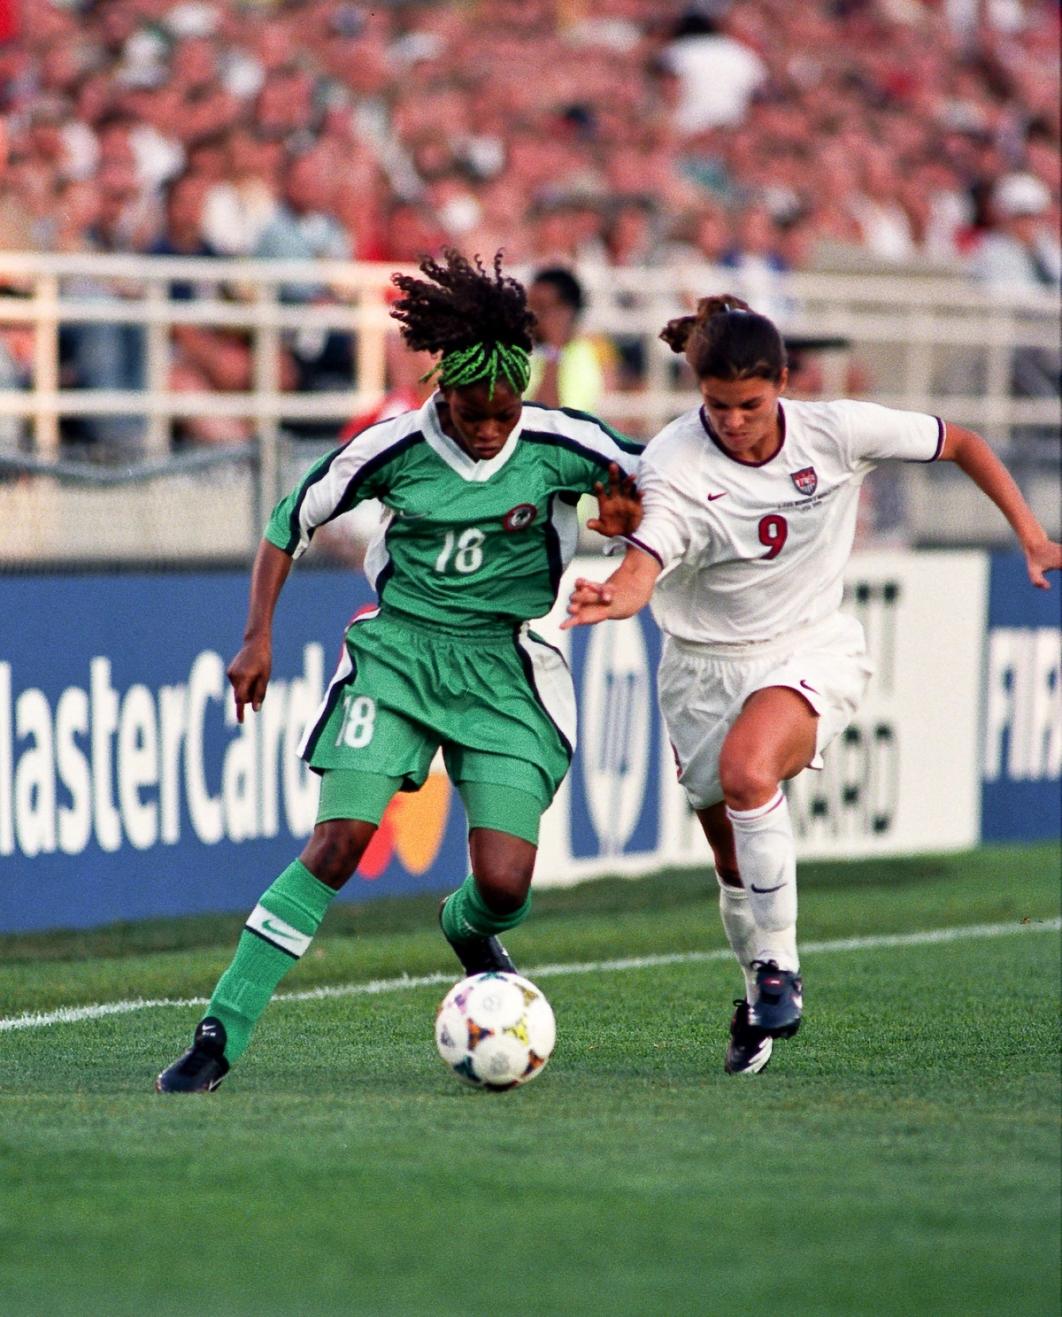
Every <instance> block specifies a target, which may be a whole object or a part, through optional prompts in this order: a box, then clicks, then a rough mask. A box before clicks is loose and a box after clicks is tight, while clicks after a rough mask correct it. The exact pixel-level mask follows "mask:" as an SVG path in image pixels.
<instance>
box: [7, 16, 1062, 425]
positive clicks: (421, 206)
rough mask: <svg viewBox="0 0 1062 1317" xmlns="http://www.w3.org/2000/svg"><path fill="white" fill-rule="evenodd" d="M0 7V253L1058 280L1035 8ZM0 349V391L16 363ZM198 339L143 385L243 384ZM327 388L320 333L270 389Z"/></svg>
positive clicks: (1045, 68) (117, 356)
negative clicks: (912, 268) (169, 379)
mask: <svg viewBox="0 0 1062 1317" xmlns="http://www.w3.org/2000/svg"><path fill="white" fill-rule="evenodd" d="M12 6H13V7H12ZM0 10H2V11H3V13H0V18H3V16H4V14H6V15H7V20H6V27H7V29H8V30H7V40H5V41H0V97H2V100H0V114H2V121H0V122H2V125H3V130H4V131H3V133H2V142H0V148H2V149H0V167H2V174H0V249H3V248H6V249H9V250H11V249H14V250H37V251H48V252H80V251H103V252H115V251H121V252H127V251H135V252H155V253H169V254H197V255H211V254H216V255H226V256H271V257H341V258H342V257H348V256H349V257H356V258H359V259H365V260H379V261H385V262H393V263H397V262H409V261H414V260H416V259H417V258H418V257H419V256H420V255H422V254H424V253H426V252H432V253H435V252H438V251H440V250H441V249H442V248H443V247H444V246H445V245H447V244H455V245H457V246H459V247H460V248H461V249H462V250H464V251H468V252H483V253H488V254H489V253H492V252H493V251H494V250H495V249H497V248H499V247H503V248H504V249H505V252H506V259H507V262H508V263H509V264H526V265H529V266H532V265H537V266H567V267H572V268H577V267H579V266H580V265H583V264H584V263H605V264H607V265H613V266H620V265H644V264H653V265H660V264H662V263H664V264H666V263H671V262H674V263H679V262H683V263H688V262H689V261H690V260H698V261H704V262H710V263H713V264H718V265H722V266H726V267H731V268H733V269H734V270H735V271H736V272H742V273H743V274H744V275H745V276H747V278H749V279H755V278H756V276H757V275H760V274H763V275H764V276H766V277H771V276H774V275H776V274H777V273H778V272H784V271H787V270H793V269H796V270H804V269H814V268H820V267H821V265H822V264H823V261H824V259H825V257H824V253H828V252H829V251H834V252H836V251H837V250H838V249H851V250H854V251H862V252H864V253H866V254H867V255H869V256H870V257H872V258H874V259H875V260H877V261H880V262H883V263H886V264H888V263H895V264H897V266H905V265H910V264H911V263H917V262H923V263H932V264H934V265H944V266H951V267H955V268H964V269H966V270H968V271H969V273H970V274H971V276H973V277H976V278H979V279H982V280H986V281H989V282H999V283H1006V284H1015V283H1017V284H1025V285H1027V286H1052V285H1055V286H1057V283H1058V280H1059V268H1060V260H1059V242H1058V229H1059V193H1060V165H1059V139H1060V114H1059V96H1058V76H1057V65H1056V60H1057V53H1058V44H1059V29H1058V23H1059V20H1058V8H1057V5H1055V4H1053V3H1051V2H1050V0H808V3H806V4H801V5H793V4H792V3H790V0H741V3H729V2H728V0H702V2H701V3H698V4H693V5H690V4H687V3H682V2H680V0H593V2H592V3H591V2H590V0H478V2H477V0H466V2H465V3H455V2H454V0H449V2H448V3H424V2H421V3H416V2H414V3H403V2H402V0H389V2H388V0H378V2H377V3H375V4H372V5H370V4H367V3H354V2H352V0H177V2H175V0H33V3H26V4H21V5H20V4H19V0H0ZM4 27H5V24H4V23H2V22H0V35H2V34H3V31H4ZM745 287H746V288H748V287H749V284H748V282H746V284H745ZM192 292H193V290H191V289H186V290H185V293H186V295H189V296H190V295H191V294H192ZM289 295H290V296H291V297H293V298H297V297H304V298H313V297H314V296H318V295H321V294H320V290H314V289H312V288H311V289H304V290H301V291H300V290H289ZM108 331H109V332H110V337H109V338H108V337H107V335H108ZM3 333H4V334H5V339H4V347H5V351H4V353H3V354H2V355H3V357H4V358H6V360H0V374H2V373H4V372H5V371H6V373H7V375H9V376H10V375H11V373H12V371H14V372H15V373H16V374H17V369H18V361H19V353H20V352H21V353H23V355H24V354H25V351H26V345H25V343H24V341H20V340H19V338H18V334H17V331H14V330H10V329H5V330H4V331H3ZM124 338H125V340H126V341H123V334H122V327H120V326H119V327H117V328H113V327H108V326H91V327H83V328H81V329H79V330H76V331H72V332H71V333H70V334H69V335H68V336H67V337H66V339H65V340H64V371H65V372H66V374H67V377H68V378H69V379H71V380H72V381H74V382H80V383H82V384H85V385H96V386H106V385H124V386H125V387H137V383H138V372H139V371H140V370H141V369H142V364H141V361H140V355H141V354H139V353H138V350H137V342H136V331H132V332H131V333H126V334H125V335H124ZM104 340H106V341H104ZM221 346H223V344H222V345H221ZM229 346H230V348H231V350H230V351H228V352H225V351H221V350H219V341H218V339H217V338H216V336H214V335H212V334H208V333H207V332H206V331H195V330H192V329H188V330H187V331H186V332H184V334H183V341H182V338H179V339H178V341H177V342H176V344H175V355H174V387H176V388H183V387H187V388H199V387H208V388H209V387H216V388H223V387H224V388H239V387H243V386H244V384H245V382H246V379H247V378H249V372H250V370H251V364H250V359H249V354H248V353H247V352H241V351H240V350H239V342H238V340H237V339H235V338H232V339H231V341H230V344H229ZM349 367H350V361H349V343H345V342H344V341H342V338H341V336H338V335H333V336H331V341H330V342H328V343H326V344H325V345H324V346H323V347H322V346H321V345H320V344H318V345H317V346H316V347H314V348H313V350H312V351H310V350H308V353H306V354H303V355H302V356H300V353H299V351H298V350H297V349H296V350H294V351H293V352H292V354H291V356H290V359H289V361H288V368H287V369H288V376H289V382H293V383H301V384H302V385H303V386H304V387H327V386H329V384H330V383H331V382H332V381H334V380H335V379H338V378H343V377H345V378H347V379H349ZM222 430H224V426H222ZM200 437H204V438H210V437H214V438H216V437H225V435H224V434H223V433H222V434H214V435H206V434H204V435H202V436H200Z"/></svg>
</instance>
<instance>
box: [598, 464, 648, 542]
mask: <svg viewBox="0 0 1062 1317" xmlns="http://www.w3.org/2000/svg"><path fill="white" fill-rule="evenodd" d="M594 493H595V494H596V495H597V516H596V517H591V518H590V520H589V521H588V522H587V523H586V524H587V526H588V527H589V529H590V530H596V531H597V533H598V534H599V535H604V536H607V537H611V536H613V535H629V534H630V533H631V532H632V531H635V530H637V529H638V527H639V526H640V525H641V521H642V496H641V494H640V493H639V492H638V486H637V485H636V484H635V483H634V477H633V476H625V475H624V474H623V473H622V471H620V469H619V467H618V466H617V465H616V463H615V462H613V463H612V464H611V465H610V466H609V469H608V485H607V487H606V486H605V485H603V484H602V483H601V481H600V480H599V481H598V482H597V484H596V485H595V486H594Z"/></svg>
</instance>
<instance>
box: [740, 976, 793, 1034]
mask: <svg viewBox="0 0 1062 1317" xmlns="http://www.w3.org/2000/svg"><path fill="white" fill-rule="evenodd" d="M752 964H753V968H754V969H755V970H756V1001H755V1002H754V1003H753V1004H752V1005H751V1006H750V1007H749V1024H751V1025H753V1027H754V1028H757V1029H762V1030H763V1032H764V1033H766V1034H770V1036H771V1037H772V1038H792V1036H793V1035H794V1034H795V1033H796V1031H797V1030H798V1029H799V1028H800V1014H801V1012H802V1011H803V1009H804V980H803V979H802V978H801V977H800V975H799V974H797V973H796V971H795V970H790V969H779V968H778V966H777V965H776V964H775V963H774V961H773V960H767V961H763V960H754V961H753V962H752Z"/></svg>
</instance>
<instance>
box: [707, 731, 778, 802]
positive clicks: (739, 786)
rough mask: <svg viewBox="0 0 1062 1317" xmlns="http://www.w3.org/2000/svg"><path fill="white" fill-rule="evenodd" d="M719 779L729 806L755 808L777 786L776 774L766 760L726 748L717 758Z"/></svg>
mask: <svg viewBox="0 0 1062 1317" xmlns="http://www.w3.org/2000/svg"><path fill="white" fill-rule="evenodd" d="M719 783H720V786H721V787H722V788H723V796H724V798H725V800H726V803H727V805H728V806H729V807H730V808H731V809H755V808H756V807H757V806H758V805H762V804H763V803H764V801H767V800H770V798H771V797H772V796H773V795H774V793H775V792H776V791H777V790H778V776H777V774H776V773H775V772H774V771H773V770H772V769H771V768H770V767H769V766H768V765H766V764H762V763H758V762H757V761H756V760H755V759H752V758H749V757H747V756H746V755H744V754H737V753H733V752H730V753H728V752H727V749H726V747H725V746H724V747H723V753H722V755H721V756H720V759H719Z"/></svg>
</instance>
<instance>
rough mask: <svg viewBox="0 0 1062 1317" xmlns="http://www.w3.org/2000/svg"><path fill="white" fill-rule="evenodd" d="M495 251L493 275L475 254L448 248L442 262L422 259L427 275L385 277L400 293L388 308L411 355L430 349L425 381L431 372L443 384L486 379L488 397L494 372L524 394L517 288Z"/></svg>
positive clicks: (523, 319)
mask: <svg viewBox="0 0 1062 1317" xmlns="http://www.w3.org/2000/svg"><path fill="white" fill-rule="evenodd" d="M501 258H502V254H501V252H497V253H496V254H495V257H494V269H493V273H491V272H490V271H488V270H487V269H485V268H484V266H483V263H482V261H481V260H480V258H479V257H478V256H476V257H474V258H473V259H474V264H473V262H472V261H468V260H466V258H465V257H464V256H462V255H461V254H460V253H459V252H457V251H455V250H454V249H453V248H448V249H447V250H446V251H444V252H443V261H442V263H440V262H438V261H435V260H433V259H432V258H431V257H426V258H425V259H424V260H423V261H421V263H420V271H421V273H422V274H424V275H425V276H426V278H425V279H418V278H416V277H415V276H413V275H408V274H396V275H393V276H392V279H391V282H392V283H393V284H394V285H395V287H396V288H398V289H399V290H400V291H401V292H402V293H403V294H404V296H402V297H400V298H399V299H398V301H397V302H395V304H394V306H393V307H392V309H391V315H392V316H393V317H394V318H395V319H396V320H397V321H399V322H400V324H401V326H402V337H403V339H404V340H405V342H406V344H407V346H408V347H410V348H412V349H413V350H414V351H415V352H436V353H439V354H440V360H439V361H438V363H437V364H436V365H435V366H433V367H432V369H431V370H430V371H428V373H427V375H425V376H424V379H431V378H432V377H433V376H435V377H437V379H438V381H439V383H440V384H441V386H442V387H443V388H444V389H459V388H462V387H463V386H465V385H468V384H475V383H477V382H478V381H480V380H486V381H487V383H488V384H489V386H490V394H491V397H493V396H494V386H495V384H496V383H497V381H498V377H499V375H502V376H504V377H505V378H506V379H507V380H508V381H509V383H510V384H511V385H512V387H513V388H514V389H515V390H516V392H517V393H520V394H523V393H524V392H525V391H526V389H527V386H528V383H529V381H530V378H531V356H530V353H531V327H532V325H533V324H534V316H533V315H532V314H531V312H530V311H529V310H528V308H527V294H526V292H525V291H524V288H523V285H522V284H519V283H518V282H517V281H516V280H515V279H512V278H510V277H509V276H508V275H504V274H502V269H501Z"/></svg>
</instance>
